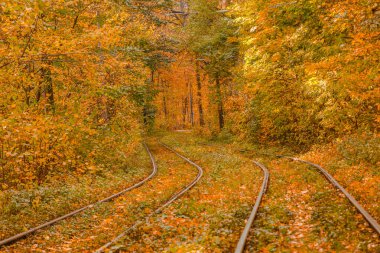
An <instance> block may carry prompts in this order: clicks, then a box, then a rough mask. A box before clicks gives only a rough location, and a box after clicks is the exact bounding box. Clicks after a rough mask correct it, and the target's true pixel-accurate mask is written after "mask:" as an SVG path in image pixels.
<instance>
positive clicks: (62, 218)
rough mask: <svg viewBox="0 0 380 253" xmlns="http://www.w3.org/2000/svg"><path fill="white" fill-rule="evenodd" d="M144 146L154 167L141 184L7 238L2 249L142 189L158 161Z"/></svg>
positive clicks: (151, 175) (154, 171)
mask: <svg viewBox="0 0 380 253" xmlns="http://www.w3.org/2000/svg"><path fill="white" fill-rule="evenodd" d="M143 145H144V147H145V150H146V151H147V153H148V154H149V157H150V160H151V163H152V167H153V170H152V173H151V174H150V175H149V176H148V177H146V178H145V179H143V180H142V181H140V182H138V183H136V184H134V185H132V186H130V187H128V188H126V189H124V190H122V191H120V192H118V193H116V194H113V195H111V196H109V197H107V198H105V199H102V200H99V201H97V202H95V203H92V204H89V205H87V206H84V207H82V208H79V209H77V210H74V211H72V212H70V213H68V214H65V215H63V216H60V217H58V218H55V219H53V220H50V221H48V222H46V223H43V224H41V225H39V226H37V227H34V228H31V229H29V230H28V231H25V232H22V233H19V234H16V235H14V236H12V237H9V238H6V239H4V240H2V241H0V247H2V246H4V245H8V244H11V243H14V242H16V241H18V240H20V239H22V238H24V237H26V236H28V235H30V234H32V233H34V232H36V231H37V230H40V229H42V228H45V227H48V226H51V225H53V224H55V223H57V222H59V221H61V220H64V219H66V218H69V217H72V216H74V215H76V214H78V213H80V212H83V211H84V210H87V209H90V208H92V207H94V206H95V205H97V204H100V203H104V202H107V201H110V200H112V199H114V198H116V197H119V196H120V195H122V194H124V193H126V192H128V191H131V190H133V189H136V188H138V187H140V186H141V185H143V184H144V183H145V182H147V181H148V180H150V179H152V178H153V177H154V176H155V175H156V174H157V165H156V161H155V160H154V157H153V155H152V153H151V152H150V150H149V148H148V146H147V145H146V144H145V143H144V144H143Z"/></svg>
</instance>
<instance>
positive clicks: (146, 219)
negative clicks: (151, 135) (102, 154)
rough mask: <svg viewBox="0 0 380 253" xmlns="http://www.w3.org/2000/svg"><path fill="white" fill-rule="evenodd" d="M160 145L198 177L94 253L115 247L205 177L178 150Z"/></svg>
mask: <svg viewBox="0 0 380 253" xmlns="http://www.w3.org/2000/svg"><path fill="white" fill-rule="evenodd" d="M160 144H161V145H162V146H163V147H165V148H166V149H167V150H169V151H171V152H173V153H174V154H176V155H177V156H178V157H180V158H182V159H183V160H185V161H186V162H188V163H189V164H191V165H193V166H194V167H195V168H197V170H198V174H197V176H196V177H195V178H194V179H193V180H192V181H191V182H190V183H188V184H187V185H186V186H185V187H184V188H183V189H182V190H180V191H179V192H177V193H175V194H174V195H172V196H171V197H170V199H168V200H167V201H166V202H165V203H163V204H162V205H160V206H159V207H158V208H157V209H156V210H155V211H154V212H152V213H150V214H149V215H147V216H145V217H144V218H143V219H141V220H139V221H137V222H135V224H134V225H132V226H131V227H128V228H127V229H125V230H124V231H123V232H122V233H120V234H119V235H117V236H116V237H115V238H113V239H112V240H111V241H109V242H107V243H106V244H104V245H103V246H102V247H100V248H99V249H97V250H96V251H94V253H101V252H104V251H105V250H106V249H107V248H108V247H110V246H111V245H113V244H114V243H116V242H117V241H119V240H120V239H121V238H123V237H125V236H126V235H128V234H129V233H130V232H131V231H132V230H134V229H136V228H138V227H139V226H140V225H142V224H144V223H146V222H147V221H148V219H149V218H151V217H152V216H154V215H156V214H158V213H160V212H161V211H162V210H163V209H165V208H166V207H167V206H169V205H170V204H172V203H173V202H174V201H175V200H177V199H178V198H179V197H181V196H182V195H184V194H185V193H186V192H187V191H189V190H190V189H191V188H192V187H193V186H194V185H195V184H196V183H198V181H199V180H200V179H201V177H202V175H203V169H202V168H201V167H200V166H199V165H197V164H196V163H194V162H193V161H191V160H190V159H189V158H187V157H185V156H183V155H181V154H180V153H178V152H177V151H176V150H174V149H172V148H171V147H169V146H168V145H166V144H164V143H160Z"/></svg>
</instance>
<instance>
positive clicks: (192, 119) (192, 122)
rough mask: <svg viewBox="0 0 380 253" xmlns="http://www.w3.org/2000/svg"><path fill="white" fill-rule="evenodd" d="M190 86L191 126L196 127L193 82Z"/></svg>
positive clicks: (189, 83)
mask: <svg viewBox="0 0 380 253" xmlns="http://www.w3.org/2000/svg"><path fill="white" fill-rule="evenodd" d="M188 85H189V100H190V101H189V103H190V104H189V106H190V123H191V126H194V108H193V85H192V84H191V82H190V81H189V82H188Z"/></svg>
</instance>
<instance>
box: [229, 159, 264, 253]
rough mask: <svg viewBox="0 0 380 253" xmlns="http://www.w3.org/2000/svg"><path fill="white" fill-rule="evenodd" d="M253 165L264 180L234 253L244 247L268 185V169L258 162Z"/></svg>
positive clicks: (241, 250)
mask: <svg viewBox="0 0 380 253" xmlns="http://www.w3.org/2000/svg"><path fill="white" fill-rule="evenodd" d="M254 163H255V164H256V165H257V166H258V167H260V169H261V170H262V171H263V173H264V179H263V182H262V184H261V188H260V192H259V195H258V196H257V199H256V201H255V205H254V206H253V209H252V212H251V214H250V216H249V218H248V221H247V223H246V224H245V227H244V230H243V232H242V234H241V236H240V239H239V242H238V244H237V245H236V248H235V253H241V252H243V250H244V246H245V243H246V241H247V237H248V234H249V230H250V229H251V226H252V224H253V221H254V220H255V218H256V214H257V211H258V210H259V207H260V204H261V200H262V199H263V196H264V194H265V192H266V190H267V187H268V183H269V171H268V169H267V168H266V167H265V166H264V165H262V164H261V163H259V162H256V161H254Z"/></svg>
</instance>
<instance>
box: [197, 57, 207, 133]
mask: <svg viewBox="0 0 380 253" xmlns="http://www.w3.org/2000/svg"><path fill="white" fill-rule="evenodd" d="M195 64H196V66H195V71H196V79H197V97H198V111H199V125H200V126H204V125H205V121H204V118H203V106H202V83H201V74H200V68H199V62H198V61H196V63H195Z"/></svg>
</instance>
